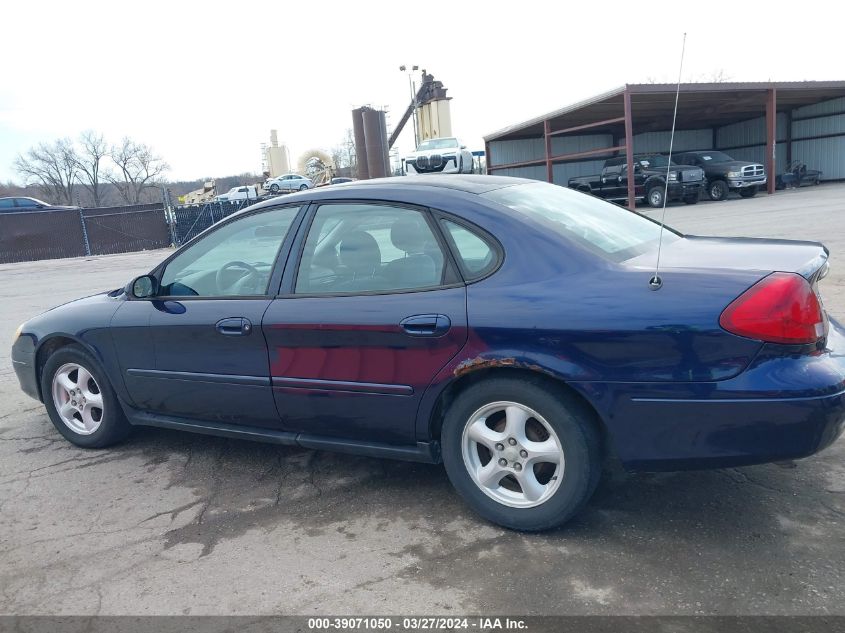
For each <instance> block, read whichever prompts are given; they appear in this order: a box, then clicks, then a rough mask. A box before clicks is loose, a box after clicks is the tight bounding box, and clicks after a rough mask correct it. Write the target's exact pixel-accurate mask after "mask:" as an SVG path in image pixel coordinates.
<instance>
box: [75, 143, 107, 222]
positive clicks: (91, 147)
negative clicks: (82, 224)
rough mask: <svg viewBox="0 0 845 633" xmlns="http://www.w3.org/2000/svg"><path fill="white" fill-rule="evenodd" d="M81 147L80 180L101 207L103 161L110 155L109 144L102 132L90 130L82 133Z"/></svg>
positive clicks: (93, 200)
mask: <svg viewBox="0 0 845 633" xmlns="http://www.w3.org/2000/svg"><path fill="white" fill-rule="evenodd" d="M79 147H80V149H79V152H78V153H77V156H76V158H77V162H76V168H77V172H78V175H79V182H80V183H81V184H82V186H83V187H85V189H86V190H87V191H88V193H89V194H90V196H91V201H92V202H93V203H94V206H95V207H99V206H100V200H101V196H102V186H103V183H102V181H101V177H102V176H101V169H102V162H103V159H104V158H105V157H106V156H108V155H109V145H108V143H106V140H105V138H103V135H102V134H100V133H99V132H94V131H93V130H88V131H86V132H83V133H82V134H81V135H80V137H79Z"/></svg>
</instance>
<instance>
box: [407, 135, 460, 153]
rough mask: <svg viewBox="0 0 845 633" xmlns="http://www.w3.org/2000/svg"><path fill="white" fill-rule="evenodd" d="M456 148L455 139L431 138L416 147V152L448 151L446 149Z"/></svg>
mask: <svg viewBox="0 0 845 633" xmlns="http://www.w3.org/2000/svg"><path fill="white" fill-rule="evenodd" d="M457 146H458V139H456V138H432V139H429V140H427V141H423V142H422V143H420V144H419V145H418V146H417V151H418V152H420V151H423V150H427V149H448V148H455V147H457Z"/></svg>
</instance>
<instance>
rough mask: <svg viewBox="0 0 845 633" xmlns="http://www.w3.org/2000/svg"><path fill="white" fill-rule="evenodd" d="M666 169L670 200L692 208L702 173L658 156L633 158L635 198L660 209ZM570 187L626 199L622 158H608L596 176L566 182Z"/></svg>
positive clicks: (624, 171)
mask: <svg viewBox="0 0 845 633" xmlns="http://www.w3.org/2000/svg"><path fill="white" fill-rule="evenodd" d="M667 167H668V168H669V200H683V201H684V202H686V203H687V204H695V203H696V202H698V198H699V196H700V195H701V191H702V189H703V188H704V170H703V169H701V168H699V167H694V166H691V165H679V164H677V163H676V162H675V161H674V160H673V161H672V162H671V163H670V162H669V159H668V158H667V157H666V156H662V155H660V154H643V155H637V156H635V157H634V196H635V197H636V199H637V200H645V201H646V202H647V203H648V204H649V206H652V207H662V206H663V196H664V192H665V191H666V171H667ZM569 187H570V188H571V189H577V190H578V191H583V192H584V193H591V194H593V195H594V196H598V197H599V198H604V199H605V200H611V201H621V200H626V199H627V197H628V166H627V164H626V161H625V157H624V156H622V157H618V158H609V159H608V160H606V161H605V162H604V168H603V169H602V170H601V173H600V174H596V175H595V176H580V177H578V178H570V179H569Z"/></svg>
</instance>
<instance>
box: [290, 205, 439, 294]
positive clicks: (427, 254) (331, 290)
mask: <svg viewBox="0 0 845 633" xmlns="http://www.w3.org/2000/svg"><path fill="white" fill-rule="evenodd" d="M444 261H445V259H444V256H443V251H442V249H441V248H440V244H439V243H438V242H437V239H436V238H435V236H434V233H433V232H432V230H431V227H429V225H428V222H426V218H425V216H424V215H423V214H422V213H421V212H420V211H416V210H413V209H405V208H401V207H391V206H386V205H376V204H330V205H324V206H321V207H320V208H319V209H317V213H316V214H315V216H314V222H313V223H312V225H311V228H310V230H309V231H308V237H307V238H306V240H305V249H304V251H303V254H302V262H301V263H300V265H299V272H298V274H297V279H296V292H297V293H304V294H337V293H359V292H390V291H402V290H414V289H419V288H431V287H436V286H439V285H441V284H442V283H443V270H444Z"/></svg>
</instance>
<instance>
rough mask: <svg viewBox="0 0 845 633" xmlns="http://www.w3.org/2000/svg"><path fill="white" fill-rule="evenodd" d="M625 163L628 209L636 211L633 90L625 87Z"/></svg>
mask: <svg viewBox="0 0 845 633" xmlns="http://www.w3.org/2000/svg"><path fill="white" fill-rule="evenodd" d="M624 101H625V117H624V118H625V163H626V164H627V165H628V208H629V209H630V210H631V211H634V210H635V209H636V207H637V200H636V198H635V195H636V194H635V191H634V168H633V166H634V126H633V122H632V121H633V119H632V116H631V90H630V88H628V86H625V97H624Z"/></svg>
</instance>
